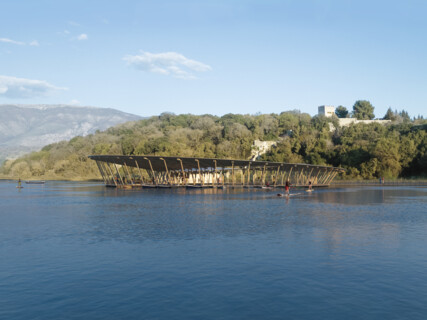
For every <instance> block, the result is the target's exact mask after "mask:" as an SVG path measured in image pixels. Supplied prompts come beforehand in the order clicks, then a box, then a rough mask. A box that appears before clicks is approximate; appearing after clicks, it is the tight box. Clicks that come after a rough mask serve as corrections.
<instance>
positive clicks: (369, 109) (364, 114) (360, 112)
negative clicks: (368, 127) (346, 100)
mask: <svg viewBox="0 0 427 320" xmlns="http://www.w3.org/2000/svg"><path fill="white" fill-rule="evenodd" d="M353 116H354V117H355V118H357V119H358V120H372V119H373V118H374V117H375V115H374V107H373V106H372V104H371V103H370V102H369V101H367V100H357V101H356V102H355V103H354V106H353Z"/></svg>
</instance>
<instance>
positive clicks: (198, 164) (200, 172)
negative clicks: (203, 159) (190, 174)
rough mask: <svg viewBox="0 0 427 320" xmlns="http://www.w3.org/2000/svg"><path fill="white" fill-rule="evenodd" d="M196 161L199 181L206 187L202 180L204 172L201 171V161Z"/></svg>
mask: <svg viewBox="0 0 427 320" xmlns="http://www.w3.org/2000/svg"><path fill="white" fill-rule="evenodd" d="M195 160H196V162H197V168H198V169H199V179H200V183H201V185H202V186H203V185H204V183H203V179H202V171H201V170H200V161H199V159H195Z"/></svg>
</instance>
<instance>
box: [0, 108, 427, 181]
mask: <svg viewBox="0 0 427 320" xmlns="http://www.w3.org/2000/svg"><path fill="white" fill-rule="evenodd" d="M334 122H336V119H334V118H325V117H322V116H315V117H311V116H310V115H308V114H305V113H299V112H298V111H288V112H283V113H281V114H262V115H240V114H227V115H224V116H222V117H217V116H212V115H201V116H195V115H188V114H186V115H174V114H169V113H164V114H161V115H160V116H155V117H151V118H148V119H144V120H140V121H136V122H130V123H126V124H123V125H118V126H115V127H112V128H110V129H107V130H106V131H103V132H99V131H98V132H96V133H95V134H91V135H88V136H86V137H75V138H73V139H71V140H70V141H63V142H59V143H54V144H50V145H48V146H46V147H44V148H43V149H42V150H41V151H40V152H34V153H31V154H29V155H27V156H24V157H22V158H19V159H17V160H14V161H8V162H6V163H5V164H4V165H3V166H2V167H1V168H0V175H1V177H3V178H15V179H16V178H18V177H21V178H22V179H28V178H36V179H75V180H80V179H82V180H84V179H96V178H99V177H100V176H99V174H98V169H97V167H96V165H95V163H94V161H92V160H89V159H88V158H87V157H88V155H91V154H125V155H132V154H133V155H144V154H145V155H148V154H150V155H165V156H175V155H178V156H183V157H216V158H229V159H247V158H249V157H250V154H251V146H252V144H253V141H254V140H255V139H259V140H264V141H267V140H276V141H278V144H277V147H275V148H273V149H271V151H270V152H269V153H267V154H264V155H263V156H262V160H269V161H283V162H291V163H310V164H321V165H332V166H341V167H343V168H345V169H347V172H346V174H345V175H344V176H343V178H351V179H354V178H365V179H369V178H375V177H386V178H397V177H412V176H422V175H424V176H425V175H426V173H427V172H426V171H427V134H426V127H427V125H426V122H425V120H418V121H411V120H409V119H405V120H404V121H402V119H400V120H399V121H394V122H392V124H389V125H381V124H369V125H366V124H357V125H352V126H350V127H342V128H338V125H337V123H334ZM330 123H334V125H335V128H337V129H336V130H332V131H331V130H330Z"/></svg>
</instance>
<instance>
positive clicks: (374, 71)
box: [0, 0, 427, 117]
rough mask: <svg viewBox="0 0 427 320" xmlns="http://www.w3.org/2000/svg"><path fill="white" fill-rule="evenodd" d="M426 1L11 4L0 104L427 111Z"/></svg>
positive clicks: (134, 109)
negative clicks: (361, 103)
mask: <svg viewBox="0 0 427 320" xmlns="http://www.w3.org/2000/svg"><path fill="white" fill-rule="evenodd" d="M426 17H427V2H426V1H424V0H418V1H411V0H409V1H374V0H371V1H364V0H362V1H346V0H337V1H334V0H317V1H315V0H312V1H309V0H307V1H304V0H300V1H296V0H295V1H291V0H289V1H286V0H283V1H268V0H264V1H249V0H248V1H237V0H235V1H232V0H228V1H222V0H215V1H201V0H200V1H179V0H175V1H161V0H158V1H127V0H122V1H80V0H73V1H61V0H55V1H51V0H50V1H47V0H38V1H20V0H16V1H1V2H0V103H10V104H35V103H37V104H57V103H61V104H76V105H82V106H83V105H84V106H88V105H89V106H98V107H112V108H116V109H119V110H122V111H125V112H129V113H135V114H139V115H142V116H150V115H155V114H160V113H162V112H165V111H168V112H174V113H177V114H179V113H193V114H204V113H211V114H217V115H222V114H226V113H230V112H232V113H250V114H254V113H257V112H262V113H273V112H274V113H280V112H282V111H286V110H292V109H299V110H301V111H302V112H308V113H310V114H312V115H314V114H316V113H317V107H318V106H319V105H323V104H327V105H334V106H338V105H344V106H345V107H347V108H348V109H351V108H352V106H353V104H354V102H355V101H356V100H360V99H363V100H369V101H370V102H371V103H372V104H373V105H374V107H375V114H376V116H377V117H382V116H383V115H384V114H385V112H386V110H387V108H388V107H391V108H392V109H398V110H401V109H405V110H407V111H408V112H409V114H410V115H411V116H416V115H418V114H420V115H423V116H424V117H425V116H427V112H426V110H427V108H426V105H427V59H426V57H427V19H426Z"/></svg>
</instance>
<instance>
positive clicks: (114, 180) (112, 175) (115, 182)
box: [107, 162, 117, 187]
mask: <svg viewBox="0 0 427 320" xmlns="http://www.w3.org/2000/svg"><path fill="white" fill-rule="evenodd" d="M107 167H108V169H109V170H110V172H111V177H112V178H113V182H114V184H115V185H116V187H117V180H116V179H115V178H114V173H113V170H111V167H110V163H108V162H107Z"/></svg>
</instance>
